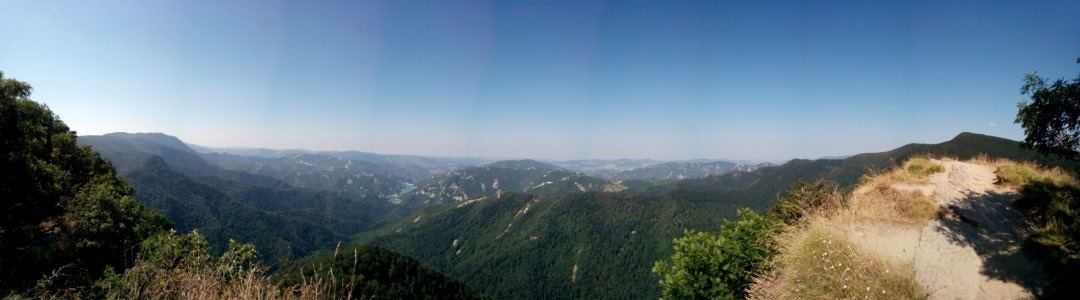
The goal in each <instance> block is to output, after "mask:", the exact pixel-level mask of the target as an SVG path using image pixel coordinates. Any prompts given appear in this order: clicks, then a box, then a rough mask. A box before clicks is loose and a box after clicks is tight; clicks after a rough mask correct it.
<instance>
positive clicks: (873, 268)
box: [750, 219, 925, 299]
mask: <svg viewBox="0 0 1080 300" xmlns="http://www.w3.org/2000/svg"><path fill="white" fill-rule="evenodd" d="M827 223H829V222H824V220H822V219H819V220H815V221H812V222H811V224H810V225H809V227H807V228H803V229H800V230H795V231H792V232H788V233H786V234H784V235H783V236H782V237H781V238H780V239H781V243H782V244H783V245H786V247H785V248H784V249H783V250H782V251H781V254H780V255H779V256H777V257H776V259H775V260H774V261H773V262H772V263H773V264H774V265H775V267H774V270H775V271H774V272H773V273H771V274H770V275H769V277H767V278H763V279H759V281H758V282H756V283H755V284H754V285H753V287H751V290H750V294H751V298H756V299H913V298H921V297H925V293H924V292H923V290H922V288H921V287H920V286H919V284H918V283H917V282H916V281H915V276H914V272H913V271H912V268H911V267H910V266H901V267H897V266H894V265H893V264H892V263H890V262H888V261H886V260H885V259H882V258H880V257H877V256H874V255H871V254H868V253H866V252H865V251H863V250H862V249H861V248H859V247H858V246H855V245H854V243H852V242H851V241H849V240H847V239H845V238H844V237H843V236H842V235H836V234H833V233H832V232H831V231H830V230H829V228H828V226H827V225H826V224H827Z"/></svg>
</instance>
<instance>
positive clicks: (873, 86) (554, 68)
mask: <svg viewBox="0 0 1080 300" xmlns="http://www.w3.org/2000/svg"><path fill="white" fill-rule="evenodd" d="M809 2H814V3H803V1H794V2H774V1H737V2H736V1H703V2H692V1H643V2H639V1H606V2H598V1H566V2H557V1H492V2H486V1H485V2H476V1H424V2H416V1H386V2H368V1H341V2H332V1H304V2H301V1H20V0H0V70H2V71H3V72H4V74H5V76H6V77H12V78H16V79H19V80H22V81H27V82H29V83H30V84H32V85H33V86H34V88H35V90H34V95H33V98H34V99H35V100H37V101H39V102H43V103H45V104H47V105H48V106H49V107H50V108H52V109H53V111H54V112H56V113H57V114H58V115H59V116H60V117H61V118H62V119H63V120H64V121H65V122H67V123H68V125H69V126H71V127H72V128H73V129H74V130H76V131H78V132H79V133H80V134H103V133H108V132H115V131H126V132H164V133H167V134H171V135H175V136H178V137H180V138H181V139H183V140H185V141H187V142H191V143H195V144H201V145H207V146H253V147H269V148H307V149H315V150H345V149H349V150H361V151H370V152H379V153H400V154H421V155H440V156H491V157H508V158H509V157H516V158H550V159H570V158H654V159H691V158H731V159H759V160H780V159H788V158H794V157H799V158H815V157H820V156H828V155H845V154H854V153H861V152H877V151H885V150H889V149H892V148H895V147H897V146H900V145H903V144H907V143H912V142H922V143H937V142H942V141H945V140H948V139H950V138H952V137H953V136H955V135H956V134H958V133H960V132H963V131H970V132H977V133H984V134H990V135H995V136H1001V137H1006V138H1011V139H1021V138H1022V131H1021V130H1020V128H1019V126H1018V125H1016V124H1013V119H1014V116H1015V114H1016V103H1017V102H1018V101H1021V100H1023V99H1024V97H1023V96H1022V95H1020V94H1019V87H1020V85H1021V79H1022V76H1023V75H1024V74H1025V73H1030V72H1032V71H1038V73H1039V74H1040V75H1043V76H1047V77H1051V78H1061V77H1065V78H1075V77H1076V75H1077V74H1078V73H1080V65H1077V64H1074V62H1075V59H1076V57H1077V56H1080V18H1077V16H1078V15H1080V1H1059V2H1055V1H1005V2H1001V1H915V2H904V1H880V2H878V1H842V2H834V1H809Z"/></svg>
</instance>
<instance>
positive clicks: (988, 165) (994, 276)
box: [751, 158, 1074, 299]
mask: <svg viewBox="0 0 1080 300" xmlns="http://www.w3.org/2000/svg"><path fill="white" fill-rule="evenodd" d="M1017 174H1022V176H1017ZM1017 178H1020V179H1017ZM1030 178H1047V179H1046V180H1050V181H1052V182H1059V183H1060V182H1074V181H1073V179H1071V177H1070V176H1068V175H1066V174H1064V173H1062V172H1061V171H1059V170H1050V169H1042V168H1040V167H1037V166H1035V165H1031V164H1020V163H1016V162H1012V161H1009V160H988V159H986V158H976V159H972V160H966V161H961V160H956V159H949V158H944V159H925V158H916V159H912V160H909V161H908V162H906V163H905V164H903V165H902V166H901V167H899V168H896V169H893V170H891V171H889V172H885V173H880V174H876V175H875V176H868V177H864V179H863V181H862V183H861V184H859V185H858V186H857V187H855V189H854V190H853V191H852V192H851V194H850V197H849V198H848V202H847V203H846V205H845V206H844V207H842V208H834V209H823V210H816V211H814V212H813V213H812V215H810V216H808V217H806V218H805V220H804V222H802V223H798V224H796V225H795V226H793V227H792V228H791V229H790V230H789V231H787V232H785V233H784V234H782V235H781V236H779V237H778V238H777V241H778V243H779V249H781V250H780V254H779V255H778V256H777V258H776V259H775V260H774V261H773V264H774V267H775V269H774V270H773V271H772V272H770V273H767V274H763V275H762V276H761V277H760V278H759V279H758V282H757V283H756V284H755V285H754V286H753V287H752V289H751V290H752V292H753V294H752V295H753V296H754V297H755V298H761V299H779V298H784V299H789V298H852V297H856V298H858V297H861V296H867V297H872V298H889V299H909V298H924V297H925V298H929V299H990V298H1000V299H1023V298H1033V297H1045V296H1047V295H1048V294H1053V293H1054V292H1055V290H1054V289H1055V287H1054V286H1052V285H1051V282H1052V281H1054V280H1055V278H1054V277H1055V276H1058V275H1055V274H1052V273H1051V272H1048V271H1047V270H1046V269H1044V266H1043V264H1041V263H1040V262H1039V261H1038V260H1037V259H1035V258H1034V256H1033V254H1032V253H1030V248H1029V247H1026V246H1025V247H1021V245H1025V244H1028V243H1029V242H1028V241H1029V239H1030V238H1031V237H1032V236H1033V235H1034V234H1036V233H1037V232H1040V230H1042V229H1040V227H1039V224H1037V222H1034V221H1033V219H1031V218H1028V216H1026V215H1025V211H1023V210H1021V209H1019V208H1018V207H1019V206H1018V205H1017V202H1018V201H1020V199H1022V198H1023V196H1024V193H1023V192H1021V191H1020V188H1021V187H1022V186H1024V184H1025V183H1026V182H1028V181H1029V180H1031V179H1030ZM1058 280H1060V279H1058ZM1061 284H1062V283H1058V285H1061Z"/></svg>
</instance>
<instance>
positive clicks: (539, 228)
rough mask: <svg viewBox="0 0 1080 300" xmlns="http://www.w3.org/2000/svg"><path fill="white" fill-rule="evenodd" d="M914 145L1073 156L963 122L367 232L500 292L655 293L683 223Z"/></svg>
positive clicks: (1019, 156) (432, 211)
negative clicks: (881, 143) (900, 140)
mask: <svg viewBox="0 0 1080 300" xmlns="http://www.w3.org/2000/svg"><path fill="white" fill-rule="evenodd" d="M913 155H930V156H949V157H957V158H970V157H973V156H977V155H986V156H987V157H988V158H1009V159H1014V160H1030V161H1036V162H1039V163H1041V164H1045V165H1051V166H1068V165H1071V164H1072V162H1069V161H1064V160H1058V159H1054V158H1049V157H1045V156H1041V155H1038V154H1037V153H1034V152H1030V151H1024V150H1020V148H1019V145H1018V143H1017V142H1015V141H1011V140H1007V139H1001V138H996V137H990V136H985V135H978V134H971V133H962V134H959V135H958V136H957V137H956V138H954V139H952V140H950V141H947V142H944V143H940V144H911V145H907V146H904V147H901V148H897V149H895V150H892V151H888V152H882V153H869V154H860V155H855V156H852V157H849V158H846V159H842V160H813V161H811V160H793V161H791V162H788V163H786V164H784V165H781V166H776V167H766V168H761V169H758V170H755V171H752V172H731V173H728V174H725V175H720V176H710V177H707V178H702V179H694V180H683V181H679V182H676V183H673V184H667V185H660V186H653V187H651V188H636V189H632V190H628V191H627V192H618V193H616V192H589V193H582V192H570V193H563V194H554V195H537V194H531V193H530V192H528V191H525V192H523V193H504V194H502V195H501V197H491V196H489V197H482V198H477V199H473V200H475V201H452V202H448V203H446V204H444V205H440V206H433V207H428V208H425V209H423V210H422V211H419V212H417V213H415V214H414V215H412V216H410V217H408V218H406V219H404V220H401V221H399V222H398V223H396V224H390V225H387V226H384V227H382V228H380V229H379V230H378V231H376V232H373V233H369V234H365V235H364V238H362V240H363V241H370V242H372V243H376V244H379V245H385V246H386V247H389V248H391V249H395V250H397V251H401V252H403V253H406V254H409V255H412V256H415V257H416V258H417V259H419V260H420V261H421V262H423V263H425V264H430V265H432V266H434V267H436V268H439V269H440V270H443V271H445V272H448V273H450V274H452V275H454V276H456V277H459V278H463V279H465V282H466V283H467V284H469V285H471V286H472V287H474V288H476V289H478V290H481V291H484V292H486V293H490V294H491V295H493V296H495V297H498V298H551V297H555V298H571V297H587V298H588V297H592V298H597V297H598V298H636V299H648V298H656V297H658V296H660V288H659V287H658V286H657V285H656V284H655V277H653V276H652V275H651V273H650V270H651V268H652V266H653V262H655V261H657V260H659V259H660V258H663V257H667V256H669V255H670V254H671V248H670V241H671V240H672V239H674V238H676V237H679V236H681V235H682V233H683V230H684V229H690V230H698V231H714V230H716V229H717V228H719V226H720V224H722V223H723V221H724V220H725V219H728V220H734V219H736V213H735V212H736V210H737V209H738V208H740V207H749V208H751V209H753V210H756V211H758V212H763V211H764V210H765V209H767V208H768V207H770V206H771V205H772V204H773V202H774V201H775V200H776V199H777V197H778V196H781V193H782V192H784V191H785V190H787V189H788V188H789V187H791V186H793V185H794V184H795V183H796V182H797V181H799V180H804V181H809V182H813V181H816V180H818V179H828V180H831V181H834V182H837V183H838V184H839V186H840V187H841V188H844V189H846V188H848V187H850V186H852V185H854V184H855V183H857V182H858V181H859V180H860V178H861V177H862V176H863V175H864V174H867V173H868V172H869V173H872V172H876V171H880V170H885V169H888V168H891V167H892V166H894V165H895V164H897V162H901V161H904V160H906V159H908V158H909V157H912V156H913ZM500 183H501V182H500Z"/></svg>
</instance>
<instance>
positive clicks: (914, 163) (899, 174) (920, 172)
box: [864, 156, 945, 184]
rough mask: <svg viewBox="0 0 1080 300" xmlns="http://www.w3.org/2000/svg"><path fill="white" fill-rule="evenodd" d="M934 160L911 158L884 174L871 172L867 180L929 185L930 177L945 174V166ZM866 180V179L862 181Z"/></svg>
mask: <svg viewBox="0 0 1080 300" xmlns="http://www.w3.org/2000/svg"><path fill="white" fill-rule="evenodd" d="M934 160H935V158H932V157H929V156H917V157H913V158H911V159H908V161H906V162H904V163H903V164H901V165H899V166H896V167H893V168H892V169H890V170H888V171H886V172H882V173H878V172H871V174H869V179H874V180H878V181H886V182H890V183H898V182H907V183H911V184H927V183H930V175H933V174H935V173H941V172H945V166H943V165H941V164H940V163H937V162H935V161H934ZM866 180H868V179H864V181H866Z"/></svg>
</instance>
